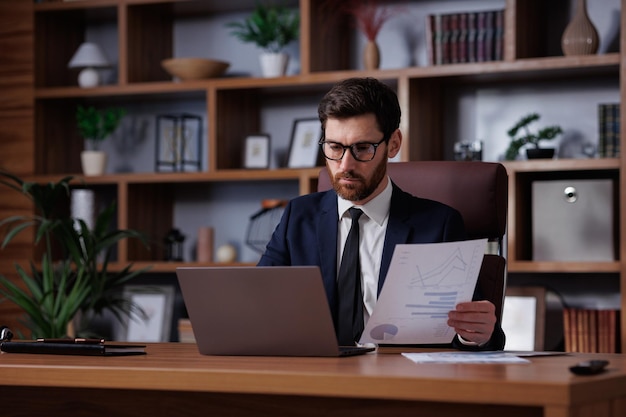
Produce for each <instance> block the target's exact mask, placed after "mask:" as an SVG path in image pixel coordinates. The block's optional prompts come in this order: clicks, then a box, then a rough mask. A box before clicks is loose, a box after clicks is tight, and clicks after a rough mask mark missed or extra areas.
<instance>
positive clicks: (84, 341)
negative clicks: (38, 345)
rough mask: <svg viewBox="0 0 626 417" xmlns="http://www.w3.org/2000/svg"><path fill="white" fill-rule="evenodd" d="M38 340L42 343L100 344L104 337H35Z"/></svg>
mask: <svg viewBox="0 0 626 417" xmlns="http://www.w3.org/2000/svg"><path fill="white" fill-rule="evenodd" d="M37 341H38V342H43V343H70V344H83V345H100V344H103V343H104V339H89V338H84V337H76V338H74V339H67V338H59V339H55V338H52V339H50V338H41V339H37Z"/></svg>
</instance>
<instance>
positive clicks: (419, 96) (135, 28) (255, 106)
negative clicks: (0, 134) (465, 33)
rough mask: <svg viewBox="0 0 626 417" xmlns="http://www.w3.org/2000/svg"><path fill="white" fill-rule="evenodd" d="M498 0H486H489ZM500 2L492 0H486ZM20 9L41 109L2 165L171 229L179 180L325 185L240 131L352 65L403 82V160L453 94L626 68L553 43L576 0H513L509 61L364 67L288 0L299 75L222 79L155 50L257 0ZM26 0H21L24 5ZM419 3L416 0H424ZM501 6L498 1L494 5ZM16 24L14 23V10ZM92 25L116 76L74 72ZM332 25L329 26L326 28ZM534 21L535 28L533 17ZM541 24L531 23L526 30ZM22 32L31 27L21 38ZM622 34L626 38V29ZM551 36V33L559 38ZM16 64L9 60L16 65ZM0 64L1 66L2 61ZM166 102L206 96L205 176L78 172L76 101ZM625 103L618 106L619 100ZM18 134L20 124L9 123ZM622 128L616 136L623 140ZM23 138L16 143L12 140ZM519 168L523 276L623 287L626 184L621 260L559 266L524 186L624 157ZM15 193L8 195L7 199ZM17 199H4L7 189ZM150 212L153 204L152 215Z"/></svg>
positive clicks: (434, 140) (425, 153)
mask: <svg viewBox="0 0 626 417" xmlns="http://www.w3.org/2000/svg"><path fill="white" fill-rule="evenodd" d="M490 1H491V0H485V3H486V4H489V3H490ZM491 2H492V3H493V1H491ZM18 3H20V4H19V6H14V5H10V6H8V5H6V4H2V5H0V11H3V12H4V9H7V10H6V13H4V16H5V19H13V21H18V22H20V24H21V25H22V26H20V27H19V28H17V29H15V30H7V32H5V33H4V34H2V33H0V41H2V42H13V44H14V45H16V47H18V46H19V45H21V46H23V47H24V48H25V49H26V50H32V51H33V52H34V59H33V58H30V62H28V64H29V65H27V66H26V68H27V70H28V71H30V74H32V79H30V81H28V80H27V81H25V82H24V80H23V79H20V81H21V82H20V83H17V84H16V85H13V86H4V87H2V89H3V91H11V92H12V94H14V95H12V97H13V96H15V97H17V96H19V97H22V96H25V97H26V98H25V99H24V100H26V101H25V102H26V104H27V106H28V107H29V108H30V109H32V112H30V113H28V112H27V114H26V115H25V116H24V119H23V120H25V121H26V122H27V123H29V124H28V125H29V126H33V130H32V131H27V132H20V138H21V139H20V142H19V144H16V142H15V141H10V142H5V141H0V167H5V168H7V169H12V170H13V172H17V173H20V174H23V175H24V176H26V177H27V178H28V179H32V180H36V181H49V180H54V179H58V178H61V177H62V176H65V175H67V174H72V175H75V176H77V177H78V179H79V180H80V181H82V183H81V184H85V186H88V187H91V188H93V189H95V190H96V191H97V192H99V193H101V194H103V195H105V196H107V197H106V198H111V199H116V200H117V204H118V217H117V223H118V224H117V226H118V227H121V228H134V229H138V230H142V231H149V232H150V233H152V234H154V235H163V234H164V233H165V232H166V231H167V230H169V229H170V228H171V227H173V226H175V225H174V224H173V210H174V202H173V200H172V198H171V196H172V192H173V190H174V189H176V188H177V187H180V186H191V187H193V186H194V185H198V184H213V183H221V184H224V183H225V184H231V183H236V182H240V181H255V182H258V184H259V186H262V185H263V184H264V183H267V182H272V181H291V182H294V183H296V184H297V188H298V192H299V194H306V193H309V192H312V191H314V190H315V189H316V178H317V174H318V172H319V168H310V169H271V170H255V171H254V173H253V174H251V171H248V170H244V169H242V167H241V164H240V163H239V162H238V161H239V155H240V154H241V149H242V146H243V140H244V139H243V138H245V136H246V135H247V134H249V133H250V132H254V131H258V130H260V129H261V128H262V127H263V126H262V120H261V113H262V109H263V105H264V102H265V101H266V100H267V99H270V98H280V97H283V96H289V95H304V96H308V97H310V98H311V101H313V102H315V101H316V100H317V99H318V98H319V97H321V96H322V95H323V94H324V93H325V92H326V91H327V90H328V88H329V87H330V86H331V85H332V84H334V83H335V82H337V81H338V80H341V79H344V78H347V77H352V76H371V77H376V78H379V79H381V80H383V81H384V82H386V83H389V85H391V86H392V87H393V88H395V89H396V90H397V92H398V96H399V99H400V102H401V107H402V112H403V120H402V126H401V128H402V131H403V134H404V137H405V140H404V143H403V148H402V152H401V155H402V160H438V159H444V158H445V149H446V140H445V130H446V119H445V116H446V103H445V100H444V99H443V98H442V97H443V96H444V94H443V93H444V92H445V91H449V90H454V89H458V88H461V87H463V86H468V85H492V84H493V85H497V84H502V83H508V84H514V85H524V83H528V82H535V81H545V80H548V81H549V80H560V79H572V80H579V81H585V80H588V79H602V78H605V77H609V78H613V79H616V80H620V81H621V80H622V79H624V77H626V65H624V64H622V61H623V55H624V53H623V52H618V53H607V54H603V55H593V56H578V57H564V56H555V55H554V54H552V55H550V54H549V53H546V51H545V48H544V44H546V43H548V42H547V38H546V37H547V36H550V35H548V34H546V30H545V28H546V27H548V26H549V25H550V23H549V22H547V21H546V18H545V17H544V16H545V15H546V13H544V11H545V8H546V7H553V8H559V7H563V8H564V9H567V6H568V4H569V2H568V1H565V0H562V1H559V2H550V3H551V4H550V5H546V4H545V3H547V2H541V1H539V0H505V14H504V15H505V35H504V60H503V61H498V62H483V63H471V64H454V65H442V66H428V67H407V68H401V69H389V70H375V71H361V70H356V69H355V68H353V67H352V64H351V62H350V59H349V56H350V54H349V51H350V47H351V43H350V37H351V31H352V27H353V26H352V25H351V24H350V22H349V19H348V18H347V17H345V16H342V15H339V14H331V13H329V11H328V10H327V9H326V8H324V7H323V5H322V3H323V2H320V1H316V0H299V1H290V2H288V4H289V5H290V6H292V7H294V8H298V9H299V11H300V16H301V36H300V45H299V46H300V57H299V58H300V73H299V75H296V76H288V77H281V78H273V79H265V78H252V77H241V78H221V79H211V80H202V81H191V82H182V83H175V82H172V81H170V78H169V76H168V75H167V74H166V73H165V72H164V71H163V70H162V69H161V67H160V61H161V60H162V59H165V58H169V57H171V56H172V54H173V34H172V33H173V27H174V24H175V22H176V19H180V18H184V17H187V16H191V15H194V16H195V15H198V16H201V15H208V14H211V13H227V12H234V11H246V10H251V9H252V8H253V7H254V5H255V3H256V2H255V1H253V0H238V1H234V2H222V1H217V0H215V1H199V0H195V1H193V0H189V1H188V0H90V1H72V2H60V1H57V2H55V1H48V2H42V3H37V4H30V3H29V2H18ZM24 3H26V4H24ZM411 3H416V4H419V3H420V2H419V0H416V1H413V2H411ZM555 3H556V5H555ZM495 4H501V2H498V3H495ZM625 5H626V0H622V1H621V12H620V15H621V17H620V20H621V22H620V26H621V27H622V28H623V27H626V24H625V22H626V20H625V19H626V17H625V15H626V13H625V10H626V8H625V7H624V6H625ZM7 21H8V20H7ZM90 25H107V26H109V27H114V28H115V30H114V32H115V37H116V39H115V41H116V44H117V49H118V66H117V82H116V83H115V84H113V85H106V86H101V87H97V88H92V89H81V88H79V87H78V86H77V85H76V80H75V74H73V73H72V72H70V71H68V70H67V68H66V65H67V62H68V61H69V59H70V57H71V55H72V54H73V52H74V51H75V50H76V48H77V47H78V45H79V44H80V43H81V42H82V41H83V40H84V33H85V30H86V28H88V27H89V26H90ZM322 27H323V28H324V30H320V28H322ZM529 27H533V28H535V29H534V30H531V31H529V30H528V28H529ZM531 32H532V34H531ZM24 33H28V34H29V35H30V36H26V37H24V36H23V35H24ZM621 33H622V34H621V35H620V36H621V39H620V41H621V44H624V42H625V39H626V35H624V31H621ZM552 43H554V41H553V40H552ZM14 54H15V56H18V57H19V60H15V61H7V62H8V65H9V64H11V65H14V69H19V70H20V71H24V66H23V61H24V60H26V58H24V57H23V56H22V55H20V54H19V53H18V52H14ZM10 69H11V68H8V70H10ZM0 70H1V69H0ZM620 89H621V91H620V97H626V86H625V85H624V84H623V83H621V82H620ZM148 100H163V101H174V102H181V101H185V100H202V101H203V102H205V103H206V114H205V117H206V119H207V120H208V121H209V122H208V132H207V133H206V138H205V140H206V144H205V145H206V146H204V147H203V149H205V150H206V152H207V162H208V164H207V165H208V169H207V170H206V171H205V172H198V173H158V174H151V173H137V174H114V175H105V176H102V177H87V178H83V177H82V176H81V175H80V173H79V172H80V166H79V153H80V151H81V150H82V141H81V140H79V138H78V136H77V133H76V132H75V129H74V123H73V114H74V108H75V106H76V105H77V104H80V103H91V102H94V103H103V104H115V103H121V102H126V101H148ZM623 107H624V106H622V117H623V116H624V110H623ZM11 111H12V109H11V108H8V107H6V106H5V107H0V117H3V116H5V117H7V116H8V117H10V116H11V115H12V113H11ZM8 132H9V133H11V132H12V129H9V130H8ZM625 136H626V135H625V134H624V129H623V128H622V135H621V137H622V138H624V137H625ZM622 143H624V139H622ZM16 149H17V150H16ZM17 155H19V156H20V157H22V158H24V156H25V159H26V160H27V163H26V165H23V166H22V165H20V166H19V167H18V166H16V164H15V163H14V162H13V161H12V160H11V158H12V157H14V156H17ZM506 167H507V170H508V172H509V175H510V200H509V226H508V235H507V236H508V238H507V239H508V242H507V247H508V270H509V274H510V275H515V274H518V273H533V274H551V273H602V274H609V275H611V276H615V279H616V280H619V282H620V287H621V288H626V244H624V243H623V240H624V238H623V237H624V236H626V209H625V207H626V197H624V195H623V193H621V192H620V193H619V196H618V199H617V200H618V201H617V204H616V206H617V207H616V210H617V212H618V216H617V218H618V224H619V226H618V227H619V230H618V232H617V233H616V236H615V244H616V248H618V249H617V251H618V253H617V257H616V260H615V261H614V262H599V263H559V262H533V261H532V260H531V256H530V255H529V245H530V241H531V237H530V234H529V233H530V232H529V227H528V221H529V220H528V212H529V210H530V203H529V201H528V199H529V194H528V188H529V184H530V182H531V181H532V180H534V179H537V178H543V179H545V178H554V177H559V176H560V175H562V173H563V172H576V173H577V174H576V175H588V176H591V177H593V176H597V175H600V176H602V177H608V178H611V179H614V180H615V181H616V182H617V184H619V185H620V188H621V185H622V184H625V183H626V170H625V168H626V164H625V160H624V157H621V158H618V159H605V160H598V159H590V160H551V161H541V162H535V161H533V162H530V161H524V162H512V163H506ZM5 195H6V194H3V193H0V198H3V196H5ZM7 198H9V197H7ZM1 201H2V202H0V213H4V212H9V211H12V210H18V211H19V210H28V208H27V207H26V206H20V207H17V208H16V207H14V206H12V205H11V204H9V203H8V202H6V201H7V200H6V199H3V200H1ZM146 213H150V215H146ZM31 251H32V249H31V248H30V246H29V245H22V246H20V247H19V248H18V249H17V250H13V252H10V253H11V255H12V256H13V258H14V259H18V260H19V259H24V260H26V259H30V258H31V253H32V252H31ZM159 259H161V250H160V249H159V248H157V247H153V248H152V250H151V251H146V250H143V249H141V248H139V247H138V246H135V245H134V244H132V243H128V242H123V243H121V244H120V245H119V248H118V262H119V265H124V264H125V263H127V262H134V263H136V265H137V267H139V266H146V265H152V266H153V269H152V271H154V272H171V271H173V270H174V267H175V266H176V264H172V263H164V262H159V261H158V260H159ZM0 268H2V269H0V273H7V274H11V269H12V266H9V265H8V264H7V263H5V262H2V261H0ZM621 305H622V320H621V323H622V325H621V326H622V327H621V329H622V332H621V334H622V335H621V341H622V346H626V295H624V294H622V296H621Z"/></svg>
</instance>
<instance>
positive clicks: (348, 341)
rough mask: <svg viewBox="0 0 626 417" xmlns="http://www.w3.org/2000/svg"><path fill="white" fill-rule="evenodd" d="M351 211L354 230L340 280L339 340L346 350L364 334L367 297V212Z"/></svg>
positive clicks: (340, 269)
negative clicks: (363, 233)
mask: <svg viewBox="0 0 626 417" xmlns="http://www.w3.org/2000/svg"><path fill="white" fill-rule="evenodd" d="M349 211H350V217H352V226H350V232H349V233H348V238H347V239H346V244H345V246H344V249H343V255H342V257H341V265H340V266H339V275H338V277H337V289H338V292H339V308H338V319H337V327H338V329H337V338H338V342H339V344H340V345H342V346H353V345H354V342H355V341H358V340H359V339H360V337H361V333H362V332H363V296H362V295H361V264H360V262H359V217H361V214H363V212H362V211H361V210H360V209H358V208H354V207H352V208H350V210H349Z"/></svg>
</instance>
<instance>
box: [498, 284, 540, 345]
mask: <svg viewBox="0 0 626 417" xmlns="http://www.w3.org/2000/svg"><path fill="white" fill-rule="evenodd" d="M545 321H546V289H545V288H544V287H507V289H506V292H505V297H504V305H503V310H502V329H503V330H504V333H505V334H506V345H505V347H504V349H505V350H512V351H542V350H544V335H545Z"/></svg>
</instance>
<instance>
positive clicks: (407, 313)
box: [361, 239, 486, 344]
mask: <svg viewBox="0 0 626 417" xmlns="http://www.w3.org/2000/svg"><path fill="white" fill-rule="evenodd" d="M485 245H486V240H485V239H478V240H471V241H463V242H447V243H435V244H419V245H396V248H395V250H394V253H393V256H392V259H391V264H390V267H389V272H388V273H387V276H386V278H385V282H384V285H383V289H382V291H381V293H380V296H379V298H378V301H377V304H376V307H375V308H374V311H373V312H372V315H371V317H370V319H369V320H368V323H367V325H366V327H365V329H364V331H363V337H362V338H361V342H373V343H403V344H404V343H409V344H419V343H449V342H450V341H451V340H452V338H453V337H454V331H453V329H451V328H450V327H448V325H447V318H448V312H449V311H450V310H454V309H455V307H456V305H457V304H458V303H460V302H464V301H470V300H471V299H472V295H473V293H474V287H475V286H476V281H477V278H478V272H479V271H480V266H481V264H482V259H483V254H484V251H485Z"/></svg>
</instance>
